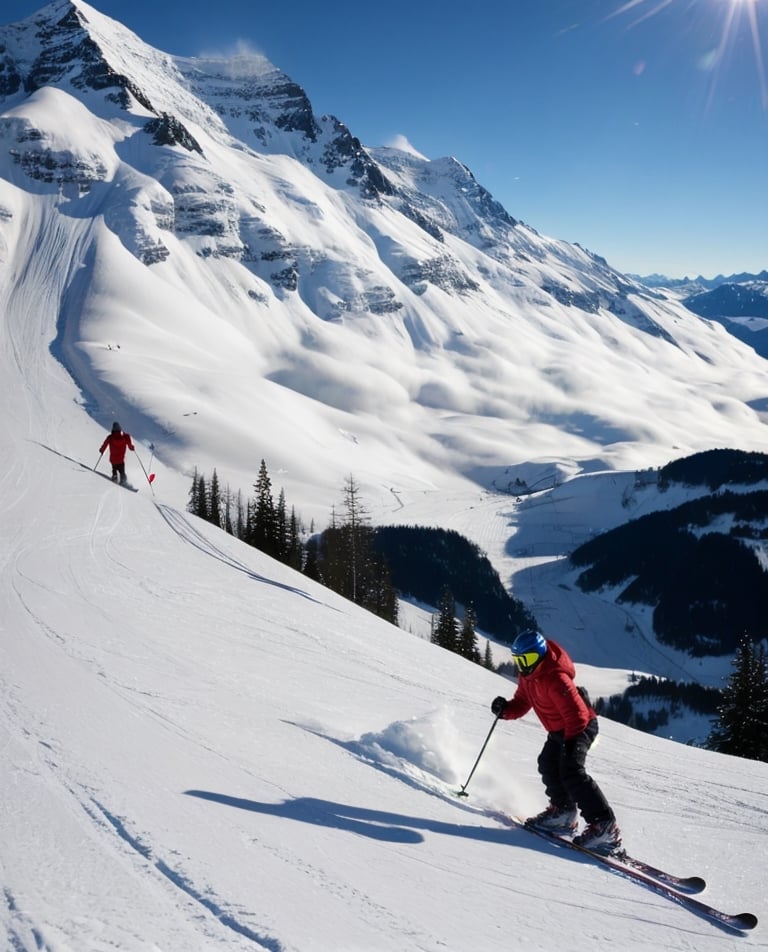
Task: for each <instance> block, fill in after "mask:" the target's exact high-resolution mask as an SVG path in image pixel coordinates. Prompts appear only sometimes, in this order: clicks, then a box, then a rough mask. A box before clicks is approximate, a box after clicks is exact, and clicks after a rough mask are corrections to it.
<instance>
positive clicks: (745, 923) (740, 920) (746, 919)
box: [733, 912, 757, 932]
mask: <svg viewBox="0 0 768 952" xmlns="http://www.w3.org/2000/svg"><path fill="white" fill-rule="evenodd" d="M733 919H734V922H735V924H736V926H737V928H739V929H743V930H744V931H745V932H749V931H750V930H751V929H754V928H755V926H756V925H757V916H756V915H755V914H754V913H752V912H740V913H739V914H738V916H734V917H733Z"/></svg>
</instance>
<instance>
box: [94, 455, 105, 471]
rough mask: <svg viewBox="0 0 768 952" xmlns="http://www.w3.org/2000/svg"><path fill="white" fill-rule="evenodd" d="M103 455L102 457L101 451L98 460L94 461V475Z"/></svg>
mask: <svg viewBox="0 0 768 952" xmlns="http://www.w3.org/2000/svg"><path fill="white" fill-rule="evenodd" d="M103 455H104V451H103V450H102V452H101V453H99V458H98V459H97V460H96V465H95V466H94V467H93V471H94V473H95V472H96V470H97V469H98V468H99V463H100V462H101V457H102V456H103Z"/></svg>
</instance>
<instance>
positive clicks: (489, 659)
mask: <svg viewBox="0 0 768 952" xmlns="http://www.w3.org/2000/svg"><path fill="white" fill-rule="evenodd" d="M483 667H484V668H488V670H489V671H495V670H496V665H495V664H494V663H493V655H492V654H491V641H490V638H486V640H485V656H484V657H483Z"/></svg>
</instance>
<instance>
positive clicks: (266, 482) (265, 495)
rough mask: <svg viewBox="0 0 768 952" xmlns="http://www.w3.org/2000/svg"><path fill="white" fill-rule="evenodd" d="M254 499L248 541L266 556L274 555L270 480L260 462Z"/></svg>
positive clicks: (275, 544)
mask: <svg viewBox="0 0 768 952" xmlns="http://www.w3.org/2000/svg"><path fill="white" fill-rule="evenodd" d="M253 488H254V489H255V490H256V499H255V500H254V504H253V513H252V522H251V527H250V536H251V538H250V539H249V541H250V543H251V545H252V546H255V547H256V548H257V549H261V551H262V552H266V553H267V554H268V555H275V550H276V548H277V530H276V525H275V504H274V500H273V498H272V480H271V479H270V478H269V473H268V472H267V464H266V463H265V462H264V460H262V461H261V466H260V467H259V475H258V476H257V478H256V482H255V483H254V487H253Z"/></svg>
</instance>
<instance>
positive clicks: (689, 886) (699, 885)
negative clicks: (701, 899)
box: [677, 876, 707, 893]
mask: <svg viewBox="0 0 768 952" xmlns="http://www.w3.org/2000/svg"><path fill="white" fill-rule="evenodd" d="M677 885H679V887H680V888H681V889H685V890H686V891H687V892H695V893H700V892H704V890H705V889H706V888H707V881H706V879H702V877H701V876H686V877H685V879H681V880H680V882H679V883H678V884H677Z"/></svg>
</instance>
